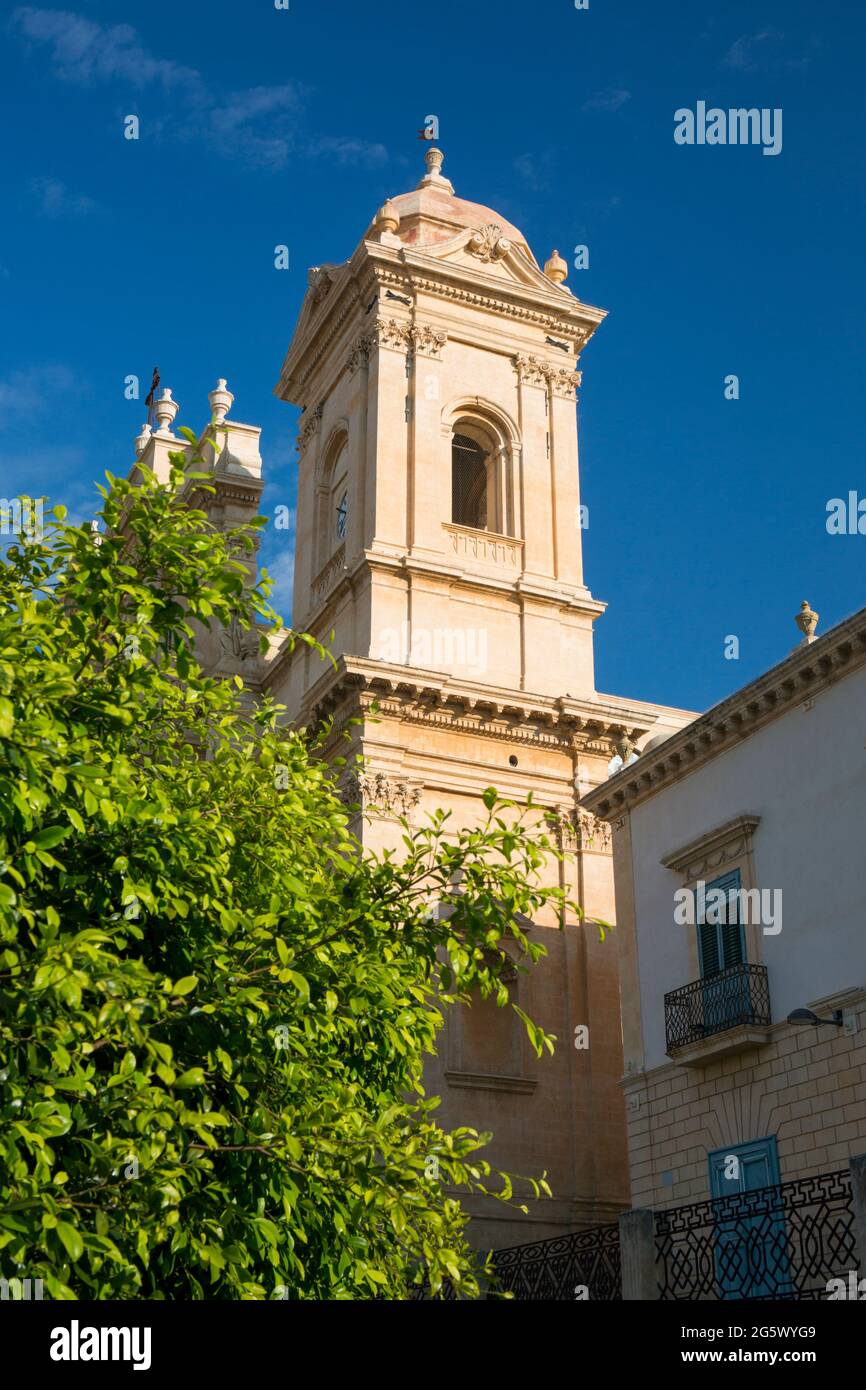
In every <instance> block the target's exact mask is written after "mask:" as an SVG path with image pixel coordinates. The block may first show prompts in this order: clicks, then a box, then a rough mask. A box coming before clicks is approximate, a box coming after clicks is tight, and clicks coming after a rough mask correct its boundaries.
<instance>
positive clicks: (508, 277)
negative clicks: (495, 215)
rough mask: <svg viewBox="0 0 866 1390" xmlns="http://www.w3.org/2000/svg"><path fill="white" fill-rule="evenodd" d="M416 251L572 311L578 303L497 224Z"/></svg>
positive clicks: (465, 231)
mask: <svg viewBox="0 0 866 1390" xmlns="http://www.w3.org/2000/svg"><path fill="white" fill-rule="evenodd" d="M413 249H417V252H418V253H419V254H423V255H424V256H426V257H430V258H431V259H433V260H437V261H440V262H446V263H447V264H448V265H450V266H454V267H455V268H456V267H458V266H459V267H460V268H461V269H466V270H468V271H471V272H472V273H473V276H484V277H485V278H487V277H489V278H491V279H494V280H501V281H503V282H504V283H506V284H512V285H520V286H521V287H523V288H525V289H532V290H538V291H540V292H541V293H543V294H545V295H547V296H550V295H555V296H556V298H557V299H562V300H563V302H564V304H567V305H568V306H569V307H573V305H574V304H575V302H576V301H575V297H574V295H573V294H572V293H571V291H570V290H567V289H565V288H564V287H563V286H562V285H557V284H555V283H554V281H553V280H549V279H548V278H547V276H546V275H545V274H544V272H543V271H542V270H541V269H540V268H539V266H538V264H537V262H536V261H535V260H534V259H533V258H532V257H531V255H528V254H527V252H526V251H525V250H524V249H523V247H522V246H521V245H519V244H518V243H516V242H514V241H512V240H511V239H510V238H509V237H507V236H506V235H505V233H504V232H503V230H502V228H501V227H500V226H499V224H498V223H496V222H488V223H485V224H484V225H483V226H481V227H476V228H471V227H470V228H466V229H464V230H462V231H460V232H458V233H457V235H456V236H453V237H450V238H449V240H448V241H441V242H438V243H436V244H434V245H426V246H423V247H421V246H419V247H417V248H413Z"/></svg>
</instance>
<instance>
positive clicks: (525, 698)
mask: <svg viewBox="0 0 866 1390" xmlns="http://www.w3.org/2000/svg"><path fill="white" fill-rule="evenodd" d="M281 664H282V663H281V662H275V663H274V665H273V666H272V668H271V669H270V671H269V672H268V676H267V678H266V684H268V685H269V686H270V685H271V684H272V683H273V681H274V679H276V678H277V673H278V671H279V667H280V665H281ZM308 699H309V703H308V704H307V706H306V709H305V710H304V711H302V712H301V716H300V722H301V723H303V724H307V725H309V726H315V725H317V724H320V723H322V722H323V721H325V720H326V719H330V720H333V721H334V731H335V733H336V732H337V731H338V730H339V729H340V728H341V727H342V726H343V725H345V724H348V722H349V721H350V720H351V719H353V718H357V717H358V716H359V714H361V715H363V714H364V713H365V712H367V711H370V710H372V708H373V706H374V705H375V706H376V708H377V709H378V710H379V712H380V714H381V715H382V716H383V717H385V716H387V717H388V718H395V719H398V720H400V721H401V722H404V723H410V724H417V725H422V726H426V727H428V728H441V729H446V730H448V731H450V732H453V733H458V732H459V733H470V734H475V735H478V736H481V737H483V738H490V739H496V740H502V741H504V742H507V743H512V744H514V743H520V744H524V745H526V746H531V747H535V748H540V747H545V748H552V749H554V748H555V749H560V750H564V751H567V752H569V753H573V752H575V751H577V752H581V751H589V752H593V753H600V754H601V755H602V756H604V755H608V756H609V755H610V752H611V750H612V748H613V744H614V741H615V740H616V738H617V737H618V735H619V734H620V732H621V731H622V729H623V727H627V728H628V729H629V730H630V731H631V733H632V735H633V736H634V737H640V736H641V735H642V734H645V733H647V732H648V731H649V729H650V728H651V727H652V723H653V716H652V715H651V714H649V715H648V714H647V713H646V711H645V710H644V709H643V708H641V709H640V710H634V709H632V708H631V707H630V705H629V702H628V701H622V702H616V703H614V702H611V703H610V704H609V705H603V704H601V703H595V702H593V701H589V700H575V699H571V698H570V697H566V696H560V697H550V696H541V695H534V694H531V693H529V692H524V691H521V692H515V691H508V690H499V689H497V688H495V687H486V688H485V687H484V686H481V685H479V684H478V683H476V682H471V683H470V682H463V681H460V680H458V679H455V678H453V677H450V676H446V675H443V674H442V673H441V672H433V671H424V670H421V669H420V668H419V667H412V666H398V665H394V664H391V663H385V662H381V661H373V660H370V659H369V658H365V657H347V656H341V657H340V658H339V659H338V661H337V666H336V669H334V670H331V671H329V672H326V673H325V675H323V676H322V677H321V679H320V680H319V681H318V682H317V684H316V686H314V687H313V689H312V691H311V692H310V694H309V697H308ZM587 825H589V822H587ZM584 828H585V827H584Z"/></svg>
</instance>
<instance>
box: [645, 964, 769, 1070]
mask: <svg viewBox="0 0 866 1390" xmlns="http://www.w3.org/2000/svg"><path fill="white" fill-rule="evenodd" d="M665 1035H666V1037H667V1048H666V1051H667V1054H668V1056H669V1057H671V1058H673V1059H674V1060H675V1061H677V1062H681V1063H682V1064H683V1065H684V1066H697V1067H700V1066H705V1065H706V1064H707V1063H708V1062H715V1061H718V1059H719V1058H720V1057H729V1056H732V1055H733V1054H734V1053H737V1052H747V1051H749V1050H751V1049H752V1048H755V1047H763V1046H764V1045H765V1044H766V1043H768V1042H769V1040H770V990H769V985H768V983H767V967H766V966H765V965H745V964H743V965H730V966H728V968H727V969H726V970H720V971H718V972H717V974H715V975H707V976H706V977H705V978H704V979H702V980H693V981H692V983H691V984H690V985H683V987H682V988H681V989H675V990H672V991H671V993H670V994H666V995H665Z"/></svg>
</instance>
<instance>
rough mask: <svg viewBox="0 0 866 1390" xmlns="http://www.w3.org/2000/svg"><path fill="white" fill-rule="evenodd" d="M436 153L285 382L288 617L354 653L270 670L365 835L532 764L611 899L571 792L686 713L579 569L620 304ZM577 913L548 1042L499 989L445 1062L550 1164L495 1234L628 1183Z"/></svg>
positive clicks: (610, 1197) (624, 1192) (586, 1208)
mask: <svg viewBox="0 0 866 1390" xmlns="http://www.w3.org/2000/svg"><path fill="white" fill-rule="evenodd" d="M442 162H443V157H442V154H441V152H440V151H439V150H436V149H430V150H428V152H427V154H426V172H425V174H424V176H423V177H422V178H421V181H420V183H419V184H418V186H417V188H415V189H414V190H413V191H411V192H409V193H403V194H401V195H400V196H398V197H394V198H390V199H389V200H388V201H387V202H386V203H385V205H384V207H382V208H381V209H380V210H379V212H378V213H377V214H376V216H375V218H374V219H373V221H372V223H371V224H370V225H369V227H368V228H367V230H366V232H365V233H364V236H363V238H362V240H361V242H360V244H359V245H358V247H357V249H356V250H355V252H354V254H353V255H352V256H351V257H350V258H349V260H347V261H346V262H344V263H343V264H342V265H320V266H316V267H314V268H313V269H312V270H311V271H310V274H309V283H308V288H307V292H306V295H305V298H304V301H303V305H302V308H301V312H300V316H299V319H298V323H297V326H296V328H295V332H294V336H293V338H292V341H291V344H290V346H289V349H288V352H287V355H286V359H285V362H284V365H283V369H282V373H281V375H280V379H279V383H278V385H277V387H276V394H277V395H278V396H279V397H281V398H282V399H284V400H287V401H290V402H293V403H295V404H297V405H300V406H301V407H302V411H303V413H302V416H301V422H300V428H299V437H298V449H299V454H300V463H299V487H298V504H297V544H296V555H295V612H294V618H293V626H294V628H295V629H297V630H301V631H307V632H311V633H313V634H314V635H315V636H316V637H318V638H319V639H320V640H322V641H324V642H326V643H327V641H328V638H329V634H330V633H331V632H333V633H334V638H333V641H332V643H331V650H332V652H333V654H334V656H335V658H336V663H337V664H336V669H334V668H333V667H332V666H330V665H324V664H323V663H322V662H321V661H320V659H319V658H318V657H317V656H316V654H315V653H314V652H311V651H310V650H309V649H308V648H307V647H306V646H304V645H302V644H299V645H298V647H297V648H296V649H295V651H294V653H289V652H288V650H287V648H286V647H275V649H274V650H273V652H272V654H271V657H270V659H269V660H268V662H267V663H266V666H267V669H266V671H265V674H264V678H263V686H264V687H265V688H269V689H271V690H272V691H273V693H274V694H275V696H276V697H277V698H278V699H279V700H281V701H282V702H284V703H285V704H286V705H287V706H288V709H289V712H290V715H291V716H292V717H293V718H294V719H296V720H297V721H298V722H300V723H302V724H306V725H312V724H315V723H317V722H318V721H320V720H321V719H322V718H323V717H325V716H328V717H330V718H331V719H332V720H333V739H334V748H335V751H339V752H340V753H341V754H342V755H343V756H347V745H346V743H345V739H343V740H342V741H340V742H338V740H339V739H340V735H341V734H344V733H345V732H346V731H347V730H348V732H349V734H350V740H351V741H350V745H349V750H348V756H349V758H350V761H351V760H352V757H353V754H357V756H358V758H359V759H360V760H361V762H360V771H359V772H358V773H357V775H356V777H355V780H354V782H353V783H352V785H351V787H350V788H347V792H348V794H349V797H350V799H351V800H352V801H353V802H354V803H358V802H360V804H361V807H362V811H363V814H362V816H361V817H359V824H358V833H359V834H360V835H361V837H362V838H363V840H364V842H365V844H367V845H369V846H371V847H374V848H384V847H393V848H398V847H399V844H400V834H401V832H400V831H399V829H398V828H397V827H396V826H395V824H394V818H393V813H394V812H399V813H400V814H403V815H406V816H408V817H409V818H410V821H411V820H415V821H416V822H417V820H418V818H420V817H423V816H424V815H425V814H426V813H427V812H429V811H433V810H436V809H440V808H441V809H443V810H445V811H450V812H451V813H452V820H453V821H454V823H456V824H460V825H471V824H473V823H474V822H475V821H477V820H478V819H479V818H481V817H482V816H483V815H484V811H483V804H482V800H481V797H482V793H483V791H484V789H485V788H486V787H489V786H491V785H492V786H495V787H497V788H498V790H499V791H500V792H501V793H502V794H503V795H505V796H508V797H511V798H514V799H515V800H517V801H525V799H526V796H527V793H528V792H530V791H532V793H533V796H534V798H535V800H536V802H537V803H538V804H539V806H541V807H542V808H545V809H547V810H549V811H551V812H553V813H554V814H555V815H556V817H557V820H558V823H559V825H560V833H561V843H562V847H563V850H564V851H565V862H564V864H562V865H554V866H552V868H551V872H552V873H554V874H556V875H558V881H560V882H562V883H564V884H565V885H566V886H567V887H568V888H569V890H570V892H571V895H572V896H573V897H575V898H576V899H577V900H578V901H580V902H581V904H582V905H583V907H584V909H585V912H586V914H587V916H588V917H589V918H593V917H596V918H601V919H603V920H606V921H608V922H612V921H613V919H614V900H613V876H612V868H611V857H610V831H609V827H607V826H606V825H603V824H602V823H595V822H594V821H593V819H592V818H591V817H589V816H588V815H587V813H586V812H585V811H583V810H581V809H580V808H579V807H578V806H577V800H578V798H579V797H580V796H581V795H583V794H584V793H585V792H586V791H587V790H588V789H589V788H590V787H591V786H593V785H594V784H595V783H597V782H599V781H601V780H603V778H604V777H605V776H606V775H607V771H606V769H607V764H608V761H609V760H610V758H611V756H612V754H613V752H614V747H615V745H616V743H617V742H619V741H622V740H623V739H626V740H630V741H634V742H635V743H636V742H638V741H639V740H641V739H642V738H643V737H644V736H646V735H647V734H648V733H649V731H650V730H652V731H653V733H654V734H658V733H659V732H665V731H670V732H672V731H673V730H674V729H676V728H678V727H680V726H681V725H682V724H684V723H686V722H688V720H689V719H690V718H691V717H692V716H691V715H689V714H687V713H686V712H684V711H677V710H669V709H660V708H659V707H657V706H653V705H648V704H644V703H642V702H640V701H634V700H625V699H619V698H616V697H612V696H605V695H601V694H599V693H598V692H597V691H596V689H595V680H594V670H593V623H594V621H595V619H596V618H597V617H598V616H599V615H600V614H601V613H602V612H603V611H604V607H605V605H604V604H603V603H600V602H598V601H597V600H596V599H594V598H593V597H592V595H591V593H590V591H589V589H588V588H587V586H586V584H585V581H584V572H583V558H582V543H581V542H582V532H583V529H584V526H585V521H586V512H585V509H583V508H582V506H581V501H580V481H579V469H578V446H577V423H576V412H575V392H576V389H577V387H578V386H579V384H580V373H579V372H578V371H577V370H576V367H577V362H578V360H579V357H580V354H581V352H582V350H583V349H584V347H585V346H586V344H587V343H588V341H589V339H590V338H591V336H592V335H593V333H594V332H595V330H596V328H597V327H598V326H599V324H600V323H601V321H602V319H603V318H604V317H605V315H604V312H603V311H602V310H600V309H596V308H593V307H591V306H590V305H588V304H584V303H583V302H582V301H581V300H579V299H578V298H577V297H576V296H575V295H574V294H573V293H572V292H571V290H569V289H568V288H567V286H566V284H565V279H566V273H567V267H566V264H565V261H564V260H563V259H562V258H561V257H560V256H559V255H558V254H557V253H556V252H555V251H554V252H553V254H552V255H551V256H550V258H549V259H548V260H547V261H546V263H545V264H544V266H543V267H541V266H540V265H539V263H538V261H537V260H536V259H535V256H534V255H533V253H532V251H531V249H530V247H529V246H528V244H527V242H526V240H525V238H524V236H523V234H522V232H520V231H519V230H518V228H516V227H514V226H511V225H510V224H509V223H508V222H507V221H505V220H504V219H503V218H502V217H501V216H499V215H498V214H497V213H495V212H493V211H492V210H491V209H489V208H486V207H483V206H481V205H480V204H477V203H474V202H469V201H466V200H465V199H463V198H460V197H457V196H456V194H455V192H454V188H453V186H452V184H451V182H450V181H449V180H448V179H447V178H446V177H445V176H444V175H443V173H442ZM374 704H375V711H374V710H373V709H372V706H373V705H374ZM556 927H557V924H556V923H554V922H541V921H540V922H537V923H535V924H534V927H533V931H534V932H535V933H536V934H537V936H539V937H541V938H542V939H543V940H544V944H545V945H546V946H547V950H548V955H547V958H546V960H545V961H543V962H542V963H541V964H540V965H539V966H537V967H535V968H534V969H533V970H532V971H531V972H529V974H528V975H527V976H523V975H521V976H520V980H519V984H518V985H517V986H516V988H517V990H518V992H519V993H518V1000H519V1003H520V1005H521V1007H523V1008H525V1009H526V1011H527V1012H528V1013H529V1014H530V1015H531V1016H533V1017H535V1018H537V1019H538V1021H539V1022H541V1023H542V1024H543V1026H545V1027H546V1028H547V1029H548V1030H549V1031H551V1032H553V1033H554V1034H556V1036H557V1038H558V1040H559V1041H558V1045H557V1050H556V1055H555V1057H553V1058H550V1059H548V1058H545V1059H544V1060H543V1061H538V1060H537V1059H536V1058H535V1056H534V1054H533V1055H531V1056H530V1055H529V1049H528V1047H527V1045H526V1042H525V1039H524V1037H523V1034H522V1026H521V1025H520V1024H519V1023H518V1021H517V1020H516V1019H515V1018H514V1016H513V1014H512V1012H511V1011H510V1010H507V1009H499V1010H497V1009H496V1008H495V1007H493V1006H492V1004H490V1001H480V1000H479V1001H477V1004H475V1005H473V1007H472V1008H469V1009H461V1010H455V1011H454V1013H455V1018H454V1020H453V1022H452V1023H451V1024H449V1028H448V1030H447V1036H446V1037H445V1039H444V1041H443V1043H442V1045H441V1047H440V1055H439V1056H438V1058H437V1059H436V1062H435V1065H434V1066H433V1067H432V1068H431V1076H430V1078H429V1086H430V1089H431V1090H433V1091H435V1092H436V1093H438V1094H439V1095H441V1096H442V1098H443V1103H442V1107H441V1109H440V1111H439V1112H438V1113H439V1115H440V1116H441V1119H442V1123H443V1124H446V1125H457V1124H461V1123H465V1124H471V1125H474V1126H476V1127H477V1128H479V1129H482V1130H487V1129H489V1130H492V1131H493V1135H494V1139H493V1143H492V1145H491V1148H490V1150H489V1157H490V1158H491V1161H492V1162H494V1163H495V1164H498V1165H499V1166H501V1167H504V1168H507V1169H509V1170H510V1171H512V1172H517V1173H528V1174H533V1175H536V1174H540V1173H541V1171H542V1170H546V1171H547V1173H548V1175H549V1180H550V1182H551V1185H552V1188H553V1194H554V1195H553V1198H552V1199H546V1200H544V1201H540V1202H536V1203H533V1204H532V1206H531V1208H530V1211H531V1214H530V1216H529V1217H523V1216H521V1214H520V1213H519V1212H513V1213H509V1212H507V1211H504V1209H502V1208H500V1207H499V1206H496V1207H495V1209H494V1210H493V1211H492V1212H491V1211H489V1210H487V1209H485V1208H484V1206H483V1204H482V1205H479V1206H478V1208H477V1210H474V1211H473V1216H474V1220H473V1223H472V1233H473V1238H474V1240H475V1243H477V1244H478V1245H479V1246H483V1247H486V1248H491V1247H493V1248H500V1247H503V1246H507V1245H514V1244H519V1243H520V1242H521V1241H526V1240H531V1239H535V1238H537V1237H542V1236H545V1235H554V1234H561V1233H563V1232H564V1231H567V1230H574V1229H577V1228H580V1227H587V1226H591V1225H596V1224H600V1223H602V1222H606V1221H608V1220H612V1219H614V1217H615V1216H616V1214H617V1212H618V1211H619V1210H621V1209H623V1208H624V1207H626V1206H628V1205H629V1191H628V1177H627V1164H626V1138H625V1116H624V1108H623V1100H622V1093H621V1090H620V1085H619V1083H620V1079H621V1073H622V1055H621V1033H620V1020H619V996H618V971H617V947H616V940H615V936H614V937H611V936H608V937H607V939H606V940H605V941H604V942H603V943H602V942H600V941H599V933H598V930H597V928H593V927H590V926H586V925H583V924H580V923H570V924H567V925H566V927H565V929H564V930H562V931H560V930H558V929H552V928H556ZM458 1014H459V1015H460V1017H459V1018H458V1017H456V1015H458ZM581 1029H583V1030H585V1031H584V1032H580V1031H579V1030H581ZM578 1037H580V1038H583V1037H586V1039H587V1040H588V1041H587V1045H586V1046H581V1047H578V1046H577V1044H576V1039H577V1038H578Z"/></svg>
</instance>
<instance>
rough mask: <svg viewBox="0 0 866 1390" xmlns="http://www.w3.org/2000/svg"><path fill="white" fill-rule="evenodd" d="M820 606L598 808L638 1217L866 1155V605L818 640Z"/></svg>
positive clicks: (589, 804) (619, 777)
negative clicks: (609, 884)
mask: <svg viewBox="0 0 866 1390" xmlns="http://www.w3.org/2000/svg"><path fill="white" fill-rule="evenodd" d="M804 610H806V611H805V620H804V619H803V618H802V617H801V620H800V622H801V628H802V630H803V631H805V632H806V633H807V636H806V638H805V640H804V642H803V643H802V644H801V645H800V646H799V647H798V648H797V649H796V650H795V651H794V652H793V653H792V655H790V656H789V657H787V658H786V659H785V660H784V661H782V662H780V663H779V664H778V665H777V666H775V667H773V668H772V669H771V670H770V671H768V672H767V673H766V674H765V675H763V676H761V677H759V678H758V679H757V680H755V681H753V682H752V683H751V684H750V685H748V686H746V687H745V688H744V689H742V690H740V691H738V692H737V693H736V694H734V695H732V696H730V698H728V699H726V700H724V701H722V702H721V704H718V705H716V706H715V707H714V708H713V709H711V710H709V711H708V713H706V714H705V715H703V716H701V717H700V718H699V719H696V720H695V721H694V722H693V723H692V724H690V725H688V726H687V727H686V728H684V729H681V730H680V731H679V732H677V733H675V734H674V735H673V736H672V737H669V738H667V739H663V740H661V741H655V740H653V741H651V743H650V745H649V746H648V748H647V749H645V750H644V752H643V754H642V756H640V757H639V758H638V760H637V761H636V762H634V763H633V764H632V765H631V766H629V767H626V768H623V769H622V770H620V771H619V772H617V773H616V774H615V775H614V776H613V777H611V778H610V780H608V781H607V782H604V783H602V784H601V785H599V786H598V787H596V788H595V789H594V790H593V791H592V792H590V793H589V794H588V795H586V796H585V797H584V798H583V801H582V805H583V806H584V807H585V808H587V809H588V810H590V811H591V812H593V813H594V814H595V815H597V816H599V817H602V818H603V819H605V820H607V821H609V822H610V823H611V825H612V830H613V836H612V839H613V856H614V874H615V881H616V905H617V930H616V937H617V938H618V942H619V956H620V982H621V983H620V987H621V994H622V1012H623V1035H624V1059H625V1077H624V1082H623V1085H624V1088H625V1094H626V1109H627V1115H628V1127H629V1163H630V1173H631V1196H632V1204H633V1206H634V1207H641V1208H647V1207H652V1208H657V1209H658V1208H668V1207H672V1206H675V1205H676V1206H679V1205H682V1204H684V1203H693V1202H698V1201H702V1200H704V1199H706V1198H710V1197H727V1196H729V1195H732V1194H734V1193H737V1192H744V1191H750V1190H752V1189H755V1188H760V1187H766V1186H769V1185H772V1184H776V1183H779V1182H781V1183H786V1182H789V1181H790V1180H793V1179H801V1178H805V1177H809V1178H811V1177H813V1176H815V1175H819V1174H827V1173H833V1172H836V1171H840V1170H843V1169H846V1168H847V1165H848V1161H849V1159H850V1158H851V1157H852V1156H854V1155H857V1154H863V1153H864V1152H866V609H862V610H861V611H860V612H859V613H856V614H855V615H854V616H853V617H851V618H849V619H848V620H847V621H845V622H843V623H840V624H839V625H838V626H836V627H835V628H833V629H832V630H831V631H829V632H827V633H825V634H824V635H822V636H821V637H819V638H813V637H812V636H811V633H812V632H813V631H814V619H815V615H814V614H811V613H810V612H809V611H808V606H807V605H804ZM809 619H811V620H813V621H808V620H809ZM653 743H655V746H653ZM713 888H717V889H721V890H722V892H723V894H724V895H725V896H724V903H725V911H719V910H717V907H714V904H716V905H717V904H718V903H719V902H720V901H721V900H719V899H714V898H712V897H711V895H710V893H711V889H713ZM683 890H687V891H683ZM755 890H760V893H757V892H755ZM746 894H748V896H746ZM729 904H730V909H731V910H730V911H727V907H728V905H729ZM804 1009H808V1010H811V1011H812V1012H813V1013H814V1014H815V1015H817V1017H818V1018H819V1019H820V1020H822V1022H820V1023H812V1024H809V1023H808V1022H799V1023H791V1022H789V1021H788V1018H789V1015H790V1014H792V1013H793V1012H794V1011H796V1010H804Z"/></svg>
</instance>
